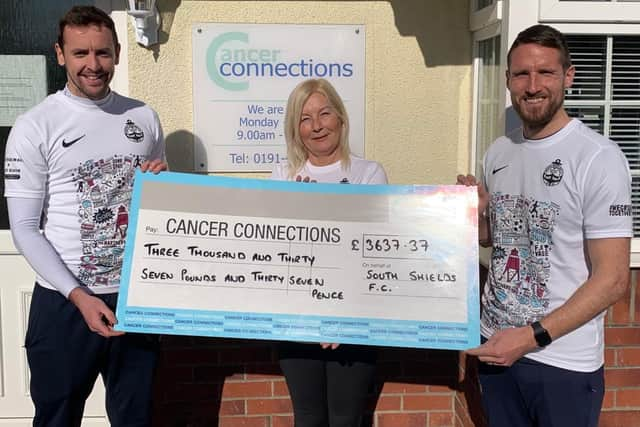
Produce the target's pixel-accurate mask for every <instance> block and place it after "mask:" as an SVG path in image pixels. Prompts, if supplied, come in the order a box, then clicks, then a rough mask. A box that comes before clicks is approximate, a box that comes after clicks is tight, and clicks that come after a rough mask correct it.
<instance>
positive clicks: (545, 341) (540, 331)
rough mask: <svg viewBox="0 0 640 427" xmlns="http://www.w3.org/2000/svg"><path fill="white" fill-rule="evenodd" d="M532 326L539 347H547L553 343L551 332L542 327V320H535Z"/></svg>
mask: <svg viewBox="0 0 640 427" xmlns="http://www.w3.org/2000/svg"><path fill="white" fill-rule="evenodd" d="M531 327H532V328H533V337H534V338H535V340H536V343H538V346H539V347H546V346H548V345H549V344H551V336H549V332H547V330H546V329H545V328H543V327H542V325H541V324H540V322H533V323H532V324H531Z"/></svg>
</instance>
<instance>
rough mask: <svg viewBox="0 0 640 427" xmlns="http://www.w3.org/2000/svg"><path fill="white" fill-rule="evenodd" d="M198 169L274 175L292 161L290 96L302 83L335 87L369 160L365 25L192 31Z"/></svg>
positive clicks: (204, 26) (355, 142)
mask: <svg viewBox="0 0 640 427" xmlns="http://www.w3.org/2000/svg"><path fill="white" fill-rule="evenodd" d="M192 46H193V122H194V123H193V132H194V135H195V144H194V162H195V164H194V170H195V171H197V172H237V171H246V172H249V171H256V172H259V171H271V170H272V169H273V168H274V167H275V165H276V164H278V163H282V162H286V158H287V150H286V143H285V140H284V115H285V108H286V104H287V98H288V97H289V93H290V92H291V91H292V90H293V88H294V87H295V86H296V85H297V84H298V83H300V82H301V81H303V80H306V79H310V78H324V79H327V80H329V81H330V82H331V84H333V86H334V87H335V88H336V90H337V91H338V93H339V94H340V96H341V98H342V99H343V101H344V103H345V106H346V108H347V112H348V114H349V122H350V123H349V125H350V134H349V144H350V147H351V151H352V152H354V153H355V154H357V155H359V156H364V102H365V34H364V26H363V25H281V24H210V23H195V24H194V25H193V43H192Z"/></svg>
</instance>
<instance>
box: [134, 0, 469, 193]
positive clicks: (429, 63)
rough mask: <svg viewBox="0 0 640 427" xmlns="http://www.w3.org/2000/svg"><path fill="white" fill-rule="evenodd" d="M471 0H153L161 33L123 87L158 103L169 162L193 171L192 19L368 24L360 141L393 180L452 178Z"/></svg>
mask: <svg viewBox="0 0 640 427" xmlns="http://www.w3.org/2000/svg"><path fill="white" fill-rule="evenodd" d="M468 3H469V1H468V0H396V1H213V0H211V1H206V0H200V1H187V0H159V1H158V8H159V10H160V13H161V15H162V19H163V26H162V32H161V35H160V40H161V43H160V44H159V45H158V46H155V47H153V48H152V49H146V48H143V47H141V46H139V45H137V44H136V43H135V40H134V38H133V29H132V27H131V24H129V32H128V34H129V50H128V60H129V85H130V86H129V91H130V95H131V96H133V97H134V98H139V99H142V100H144V101H145V102H147V103H148V104H150V105H151V106H152V107H153V108H155V109H156V110H157V111H158V114H159V115H160V118H161V120H162V124H163V127H164V131H165V135H166V136H167V152H168V156H169V161H170V164H171V167H172V169H173V170H179V171H191V170H193V169H192V164H193V155H192V143H193V142H192V141H193V136H192V133H191V132H192V127H193V114H192V113H193V111H192V109H193V106H192V96H191V81H192V73H191V72H192V70H191V25H192V23H194V22H225V23H296V24H307V23H308V24H313V23H318V24H365V25H366V36H367V39H366V63H367V65H366V66H367V79H366V130H365V133H366V146H365V154H366V157H367V158H369V159H373V160H377V161H379V162H381V163H382V164H383V165H384V166H385V168H386V170H387V173H388V175H389V179H390V182H391V183H396V184H408V183H426V184H445V183H453V182H454V181H455V175H456V173H458V172H464V171H466V170H467V169H468V158H469V139H470V138H469V135H470V129H469V127H470V117H471V84H472V79H471V36H470V32H469V29H468V21H469V11H468Z"/></svg>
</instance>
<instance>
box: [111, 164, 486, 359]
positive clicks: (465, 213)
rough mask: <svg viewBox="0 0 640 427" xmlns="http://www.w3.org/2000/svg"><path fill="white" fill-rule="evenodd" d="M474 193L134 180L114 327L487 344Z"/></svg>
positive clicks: (181, 178) (191, 178)
mask: <svg viewBox="0 0 640 427" xmlns="http://www.w3.org/2000/svg"><path fill="white" fill-rule="evenodd" d="M477 242H478V227H477V194H476V190H475V188H467V187H463V186H453V185H447V186H424V185H420V186H418V185H416V186H396V185H352V184H348V185H345V184H315V183H314V184H310V183H295V182H282V181H270V180H260V179H241V178H226V177H213V176H202V175H192V174H181V173H172V172H163V173H160V174H158V175H153V174H149V173H146V174H143V173H140V172H138V173H137V175H136V179H135V185H134V188H133V200H132V204H131V212H130V214H129V229H128V231H127V242H126V247H125V263H124V266H123V271H122V285H121V289H120V298H119V302H118V307H117V312H116V315H117V317H118V325H117V328H116V329H119V330H123V331H130V332H151V333H159V334H177V335H200V336H211V337H236V338H252V339H269V340H290V341H310V342H337V343H354V344H367V345H384V346H398V347H421V348H439V349H467V348H470V347H474V346H476V345H478V344H479V339H480V338H479V337H480V331H479V317H480V313H479V302H478V292H479V291H478V243H477Z"/></svg>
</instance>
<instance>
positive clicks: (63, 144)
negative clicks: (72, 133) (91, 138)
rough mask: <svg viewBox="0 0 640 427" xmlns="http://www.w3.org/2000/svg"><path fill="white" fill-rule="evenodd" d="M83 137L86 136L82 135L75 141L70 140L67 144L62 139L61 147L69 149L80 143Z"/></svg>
mask: <svg viewBox="0 0 640 427" xmlns="http://www.w3.org/2000/svg"><path fill="white" fill-rule="evenodd" d="M85 136H87V134H84V135H82V136H80V137H78V138H76V139H72V140H71V141H69V142H67V141H65V140H64V139H63V140H62V146H63V147H64V148H69V147H71V146H72V145H73V144H75V143H76V142H78V141H80V140H81V139H82V138H84V137H85Z"/></svg>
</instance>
